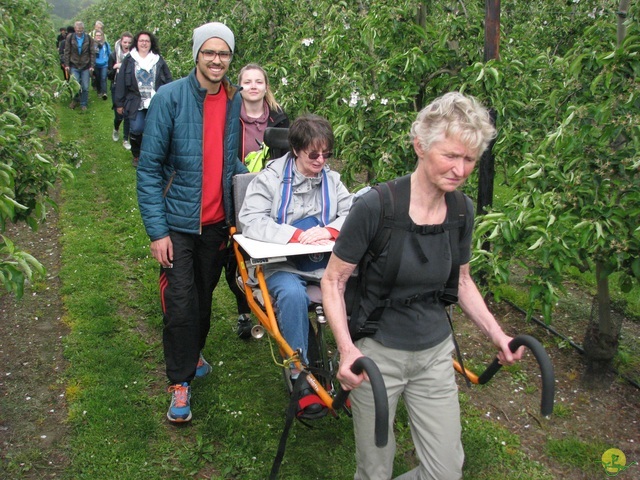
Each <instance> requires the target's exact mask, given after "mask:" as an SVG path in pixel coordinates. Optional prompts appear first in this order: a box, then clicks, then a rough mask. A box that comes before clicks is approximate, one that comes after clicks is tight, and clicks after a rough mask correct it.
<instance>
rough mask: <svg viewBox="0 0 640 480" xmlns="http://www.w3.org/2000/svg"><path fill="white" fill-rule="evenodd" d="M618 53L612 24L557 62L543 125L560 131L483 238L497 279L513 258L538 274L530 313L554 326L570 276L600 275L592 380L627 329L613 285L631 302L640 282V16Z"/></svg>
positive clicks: (589, 338) (632, 16)
mask: <svg viewBox="0 0 640 480" xmlns="http://www.w3.org/2000/svg"><path fill="white" fill-rule="evenodd" d="M625 24H626V28H627V35H626V37H625V38H624V39H620V41H619V43H618V44H616V37H617V36H616V23H615V18H613V16H609V17H606V18H605V17H603V18H601V19H600V20H599V21H598V22H596V24H595V25H594V26H593V27H591V28H589V29H587V31H586V32H585V34H584V35H583V36H582V37H581V38H577V39H576V41H575V44H574V46H573V47H572V48H570V49H569V50H568V52H567V53H566V55H565V56H563V57H557V58H555V60H554V63H553V65H550V69H551V70H552V72H551V75H550V76H549V77H548V78H547V81H548V82H552V81H553V80H554V79H557V81H553V82H552V83H551V88H550V89H549V90H547V91H543V92H542V93H543V96H542V97H541V98H540V100H544V104H545V105H546V108H545V109H544V110H543V112H542V115H541V116H540V117H539V119H536V121H540V122H541V123H543V124H545V125H546V124H549V123H551V124H555V127H553V128H552V129H550V130H549V131H548V133H547V135H546V137H545V138H544V140H543V141H542V142H540V144H539V145H538V146H537V148H535V149H534V150H533V151H532V152H531V153H527V154H525V158H526V163H524V164H523V165H522V166H521V167H520V168H519V169H518V171H517V172H516V174H515V175H514V182H513V186H514V188H516V189H517V191H518V193H517V194H516V195H515V196H514V197H513V199H512V200H511V201H510V202H508V203H507V205H505V207H504V210H503V211H502V212H494V213H491V214H489V215H486V216H485V217H484V218H483V219H482V220H481V222H480V225H479V229H478V231H477V233H480V234H482V233H488V234H490V236H489V238H490V239H491V241H492V243H493V252H492V254H493V255H494V256H495V257H494V260H498V262H497V263H496V264H494V267H495V272H496V273H498V274H499V275H497V276H496V277H495V278H499V279H503V280H505V279H506V278H507V277H508V269H509V266H510V264H511V263H512V261H513V258H519V259H520V262H519V263H520V264H521V265H522V266H524V267H525V268H526V269H527V271H528V272H529V274H528V276H527V279H528V281H529V283H530V301H531V303H530V309H532V308H533V306H534V304H535V302H536V301H540V302H541V304H542V308H543V313H544V317H545V319H546V320H547V321H549V320H550V319H551V310H552V306H553V305H554V303H555V302H556V300H557V298H558V295H559V291H561V289H562V280H563V274H564V273H565V272H566V271H567V269H568V268H569V267H577V268H578V269H580V270H581V271H594V273H595V277H596V282H597V311H596V312H594V314H592V318H591V322H590V324H589V327H588V329H587V332H586V334H585V340H584V350H585V353H586V356H587V359H588V361H589V368H590V371H592V372H599V371H602V370H604V369H608V368H609V367H610V365H611V363H612V360H613V358H614V356H615V354H616V352H617V346H618V339H619V335H620V328H621V325H620V324H619V323H616V322H615V321H614V320H613V318H612V316H611V311H610V292H609V277H610V275H611V274H612V273H614V272H617V273H618V274H619V278H620V280H619V282H620V288H621V290H622V291H623V292H628V291H630V289H631V288H632V286H633V284H634V283H637V281H639V280H640V226H639V222H638V219H640V157H639V156H638V151H639V147H640V128H639V127H638V126H639V125H640V96H639V95H640V90H639V89H638V78H639V74H640V59H639V58H638V52H639V51H640V31H639V29H638V9H637V7H635V6H634V8H633V9H632V10H631V11H630V12H629V15H628V19H627V20H626V22H625ZM634 279H635V280H634Z"/></svg>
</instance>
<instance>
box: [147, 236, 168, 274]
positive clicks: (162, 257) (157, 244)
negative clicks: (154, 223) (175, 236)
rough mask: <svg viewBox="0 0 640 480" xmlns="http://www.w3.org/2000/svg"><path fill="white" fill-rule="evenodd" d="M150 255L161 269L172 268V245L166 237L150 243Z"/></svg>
mask: <svg viewBox="0 0 640 480" xmlns="http://www.w3.org/2000/svg"><path fill="white" fill-rule="evenodd" d="M151 255H153V258H155V259H156V260H157V261H158V263H160V265H162V266H163V267H172V266H173V263H172V262H173V243H172V242H171V237H169V236H166V237H164V238H161V239H159V240H154V241H153V242H151Z"/></svg>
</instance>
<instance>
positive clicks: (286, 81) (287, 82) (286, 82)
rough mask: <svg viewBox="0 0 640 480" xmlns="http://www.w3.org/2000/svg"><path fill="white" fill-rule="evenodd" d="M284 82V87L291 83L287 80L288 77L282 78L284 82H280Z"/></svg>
mask: <svg viewBox="0 0 640 480" xmlns="http://www.w3.org/2000/svg"><path fill="white" fill-rule="evenodd" d="M280 81H281V82H282V85H289V81H288V80H287V77H282V80H280Z"/></svg>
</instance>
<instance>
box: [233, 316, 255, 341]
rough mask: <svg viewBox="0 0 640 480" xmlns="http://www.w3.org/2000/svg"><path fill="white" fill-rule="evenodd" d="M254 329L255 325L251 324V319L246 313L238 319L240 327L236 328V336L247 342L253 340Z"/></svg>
mask: <svg viewBox="0 0 640 480" xmlns="http://www.w3.org/2000/svg"><path fill="white" fill-rule="evenodd" d="M252 328H253V324H252V323H251V319H250V318H249V315H247V314H246V313H243V314H241V315H240V316H239V317H238V325H237V326H236V334H237V335H238V337H239V338H242V339H243V340H246V339H248V338H251V329H252Z"/></svg>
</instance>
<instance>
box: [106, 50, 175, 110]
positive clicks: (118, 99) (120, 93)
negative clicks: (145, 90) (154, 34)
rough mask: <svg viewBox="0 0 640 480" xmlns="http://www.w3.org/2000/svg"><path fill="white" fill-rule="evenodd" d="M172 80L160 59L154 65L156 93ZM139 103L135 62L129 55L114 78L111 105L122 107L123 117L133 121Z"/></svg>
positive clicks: (162, 60) (162, 59)
mask: <svg viewBox="0 0 640 480" xmlns="http://www.w3.org/2000/svg"><path fill="white" fill-rule="evenodd" d="M172 80H173V78H172V77H171V72H170V71H169V67H168V66H167V62H165V61H164V58H162V57H160V60H158V64H157V65H156V85H155V90H156V92H157V91H158V89H159V88H160V87H161V86H162V85H165V84H167V83H169V82H171V81H172ZM141 101H142V99H141V98H140V90H138V82H137V80H136V61H135V60H134V59H133V57H132V56H131V55H127V56H126V57H124V60H122V65H121V66H120V71H119V72H118V75H117V77H116V96H115V100H114V102H113V103H114V105H115V106H116V108H119V107H124V112H123V115H124V116H125V117H128V118H131V119H133V118H135V116H136V113H137V112H138V109H139V108H140V102H141Z"/></svg>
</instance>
